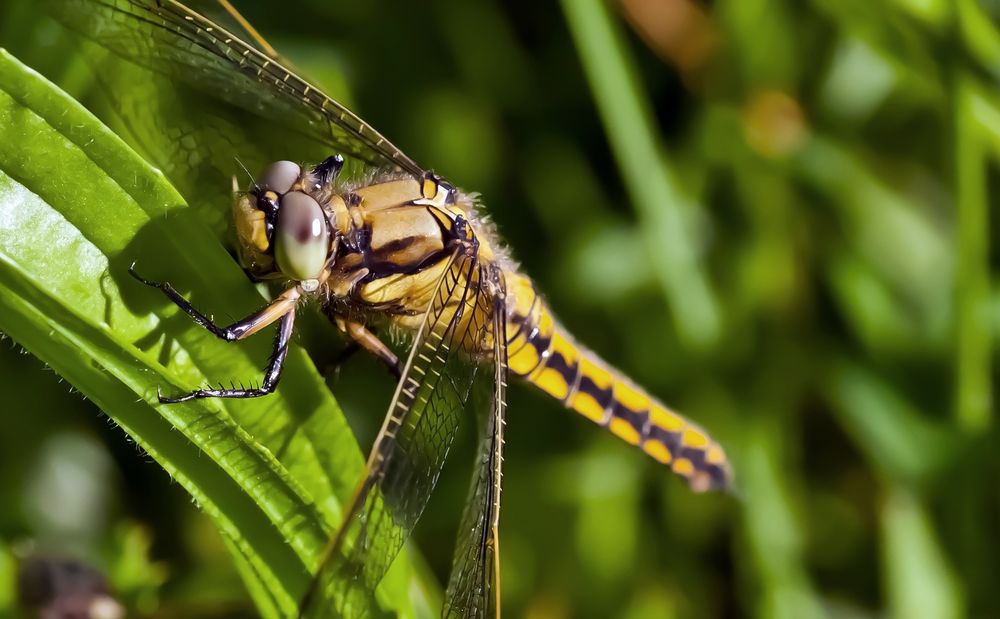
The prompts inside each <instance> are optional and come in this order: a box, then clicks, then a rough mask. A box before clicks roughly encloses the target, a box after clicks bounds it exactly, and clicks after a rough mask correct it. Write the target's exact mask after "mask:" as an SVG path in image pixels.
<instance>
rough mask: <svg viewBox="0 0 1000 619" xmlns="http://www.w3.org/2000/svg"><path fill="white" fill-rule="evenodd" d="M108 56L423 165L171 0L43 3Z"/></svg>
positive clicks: (341, 148)
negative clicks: (116, 56) (103, 49)
mask: <svg viewBox="0 0 1000 619" xmlns="http://www.w3.org/2000/svg"><path fill="white" fill-rule="evenodd" d="M45 4H46V5H47V6H48V8H49V10H50V12H51V13H52V14H53V15H54V16H55V17H56V18H57V19H59V20H60V21H62V22H63V23H65V24H67V25H68V26H69V27H71V28H73V29H75V30H78V31H80V32H81V33H82V34H84V35H85V36H87V37H89V38H91V39H93V40H95V41H96V42H98V43H99V44H101V45H102V46H104V47H106V48H107V49H109V50H111V51H112V52H113V53H115V54H117V55H119V56H122V57H124V58H126V59H128V60H131V61H133V62H136V63H138V64H140V65H142V66H144V67H146V68H148V69H151V70H153V71H156V72H158V73H161V74H164V75H166V76H168V77H170V78H172V79H177V80H181V81H183V82H186V83H188V84H190V85H192V86H194V87H195V88H197V89H199V90H202V91H204V92H206V93H208V94H209V95H211V96H214V97H218V98H221V99H223V100H225V101H227V102H229V103H232V104H234V105H237V106H239V107H242V108H244V109H247V110H249V111H251V112H254V113H257V114H260V115H262V116H265V117H266V118H268V119H270V120H274V121H275V122H276V123H278V124H280V125H284V126H286V127H289V128H291V129H293V130H295V131H298V132H300V133H303V134H305V135H308V136H309V137H311V138H313V139H316V140H318V141H320V142H322V143H324V144H326V145H328V146H330V147H332V148H333V149H335V150H336V151H337V152H339V153H341V154H343V155H345V156H349V157H354V158H356V159H358V160H360V161H364V162H366V163H368V164H371V165H375V166H379V167H391V168H398V169H402V170H405V171H407V172H410V173H411V174H414V175H420V174H421V173H422V172H423V170H422V168H420V166H418V165H417V164H416V163H415V162H414V161H413V160H412V159H410V158H409V157H408V156H407V155H406V154H405V153H403V152H402V151H401V150H399V149H398V148H397V147H396V146H394V145H393V144H392V143H391V142H389V141H388V140H386V139H385V138H384V137H383V136H382V135H380V134H379V133H378V132H377V131H376V130H375V129H373V128H372V127H371V126H370V125H368V124H367V123H366V122H364V121H363V120H361V119H360V118H358V117H357V116H356V115H355V114H354V113H352V112H351V111H350V110H348V109H347V108H345V107H344V106H342V105H340V104H339V103H337V102H336V101H334V100H333V99H331V98H330V97H328V96H327V95H325V94H324V93H323V92H322V91H320V90H318V89H317V88H316V87H315V86H313V85H312V84H309V83H308V82H306V81H305V80H303V79H302V78H301V77H299V76H298V75H296V74H295V73H294V72H293V71H291V70H290V69H288V68H287V67H285V66H284V65H283V64H281V63H280V62H279V61H278V60H276V59H274V58H271V57H269V56H268V55H267V54H266V53H265V52H262V51H261V50H258V49H257V48H256V47H254V46H253V45H251V44H249V43H246V42H245V41H243V40H242V39H240V38H239V37H237V36H236V35H234V34H232V33H231V32H230V31H228V30H226V29H225V28H223V27H222V26H220V25H218V24H217V23H215V22H213V21H211V20H209V19H208V18H206V17H204V16H202V15H201V14H199V13H197V12H195V11H193V10H192V9H190V8H188V7H186V6H184V5H183V4H181V3H179V2H176V1H175V0H45Z"/></svg>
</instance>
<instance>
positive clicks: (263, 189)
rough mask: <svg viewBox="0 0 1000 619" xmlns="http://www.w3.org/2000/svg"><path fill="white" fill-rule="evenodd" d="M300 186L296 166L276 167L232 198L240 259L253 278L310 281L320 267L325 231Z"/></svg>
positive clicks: (315, 205) (300, 174) (327, 231)
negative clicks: (250, 187) (244, 191)
mask: <svg viewBox="0 0 1000 619" xmlns="http://www.w3.org/2000/svg"><path fill="white" fill-rule="evenodd" d="M302 181H303V171H302V168H301V167H300V166H299V165H298V164H296V163H293V162H291V161H278V162H277V163H273V164H271V165H270V166H269V167H268V168H267V169H266V170H265V171H264V173H263V174H262V175H261V176H260V177H259V178H258V179H257V181H256V182H255V183H254V187H253V189H251V190H250V191H249V192H247V193H241V194H237V197H236V201H235V203H234V211H235V212H234V217H235V221H236V235H237V237H238V239H239V244H240V259H241V261H242V262H243V266H244V267H246V268H247V269H249V270H250V271H251V273H253V274H254V275H255V276H258V277H268V276H284V277H287V278H288V279H291V280H295V281H304V280H312V279H316V278H318V277H319V276H320V274H321V273H322V271H323V268H324V267H325V266H326V261H327V258H328V256H329V253H330V225H329V222H328V220H327V217H326V214H325V213H324V212H323V209H322V207H320V205H319V203H318V202H317V201H316V199H315V198H314V197H313V196H312V195H310V194H309V193H307V192H306V191H305V187H304V184H303V182H302Z"/></svg>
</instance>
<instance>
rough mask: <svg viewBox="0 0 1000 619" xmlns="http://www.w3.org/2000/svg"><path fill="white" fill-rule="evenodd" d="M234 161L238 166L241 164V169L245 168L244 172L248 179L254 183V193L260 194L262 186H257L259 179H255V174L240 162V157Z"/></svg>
mask: <svg viewBox="0 0 1000 619" xmlns="http://www.w3.org/2000/svg"><path fill="white" fill-rule="evenodd" d="M233 159H234V160H235V161H236V163H237V164H239V166H240V167H241V168H243V171H244V172H246V174H247V178H249V179H250V182H251V183H253V188H254V191H256V192H258V193H259V192H260V185H258V184H257V179H256V178H254V176H253V174H251V173H250V170H249V169H247V167H246V166H245V165H243V162H242V161H240V158H239V157H233Z"/></svg>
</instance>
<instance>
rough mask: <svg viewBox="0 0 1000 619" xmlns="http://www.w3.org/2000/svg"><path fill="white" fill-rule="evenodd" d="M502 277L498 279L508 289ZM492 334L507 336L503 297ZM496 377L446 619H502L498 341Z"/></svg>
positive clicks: (499, 346) (502, 394) (502, 412)
mask: <svg viewBox="0 0 1000 619" xmlns="http://www.w3.org/2000/svg"><path fill="white" fill-rule="evenodd" d="M502 278H503V275H502V274H501V273H499V271H497V272H496V273H495V281H497V282H498V283H499V284H500V285H499V286H497V289H498V290H501V291H503V290H504V287H503V285H502V282H503V279H502ZM492 315H493V318H492V322H493V327H492V329H491V332H492V333H493V334H497V333H500V334H504V333H506V332H507V328H506V327H507V312H506V306H505V300H504V294H503V293H501V294H498V295H497V296H496V297H495V298H494V299H493V313H492ZM493 360H494V375H493V382H492V390H491V392H490V394H489V397H490V402H489V403H488V408H487V409H486V410H488V414H487V416H486V418H485V419H483V423H482V437H481V439H480V444H479V451H478V456H477V460H476V468H475V469H474V471H473V478H472V487H471V488H470V489H469V498H468V500H467V501H466V504H465V511H464V513H463V515H462V524H461V525H460V526H459V529H458V538H457V540H456V543H455V556H454V558H453V559H452V565H451V577H450V579H449V582H448V590H447V592H446V594H445V602H444V609H443V610H442V613H441V616H442V617H446V618H448V619H452V618H454V619H459V618H473V619H494V618H496V617H499V616H500V538H499V528H498V527H499V524H500V485H501V481H502V479H503V472H502V468H501V467H502V466H503V441H504V429H505V424H506V411H507V344H506V338H505V337H495V338H493Z"/></svg>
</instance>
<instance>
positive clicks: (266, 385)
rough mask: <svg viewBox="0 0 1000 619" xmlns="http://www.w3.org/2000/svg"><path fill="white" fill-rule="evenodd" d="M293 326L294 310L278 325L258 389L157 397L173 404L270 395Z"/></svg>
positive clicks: (277, 378) (284, 355) (209, 390)
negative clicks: (203, 399) (208, 399)
mask: <svg viewBox="0 0 1000 619" xmlns="http://www.w3.org/2000/svg"><path fill="white" fill-rule="evenodd" d="M294 324H295V310H291V311H289V312H287V313H285V315H284V316H282V317H281V318H280V322H279V323H278V333H277V335H275V337H274V352H272V353H271V360H270V361H269V362H268V364H267V370H265V371H264V380H262V381H261V383H260V386H259V387H251V388H249V389H246V388H241V389H221V388H220V389H198V390H197V391H191V392H189V393H184V394H181V395H178V396H173V397H165V396H163V395H161V394H160V393H159V392H157V394H156V395H157V397H158V398H159V400H160V402H161V403H163V404H175V403H177V402H187V401H188V400H197V399H200V398H259V397H260V396H262V395H267V394H269V393H272V392H273V391H274V390H275V389H276V388H277V387H278V381H279V380H281V371H282V370H283V369H284V367H285V357H287V356H288V343H289V342H290V341H291V339H292V327H293V326H294Z"/></svg>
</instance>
